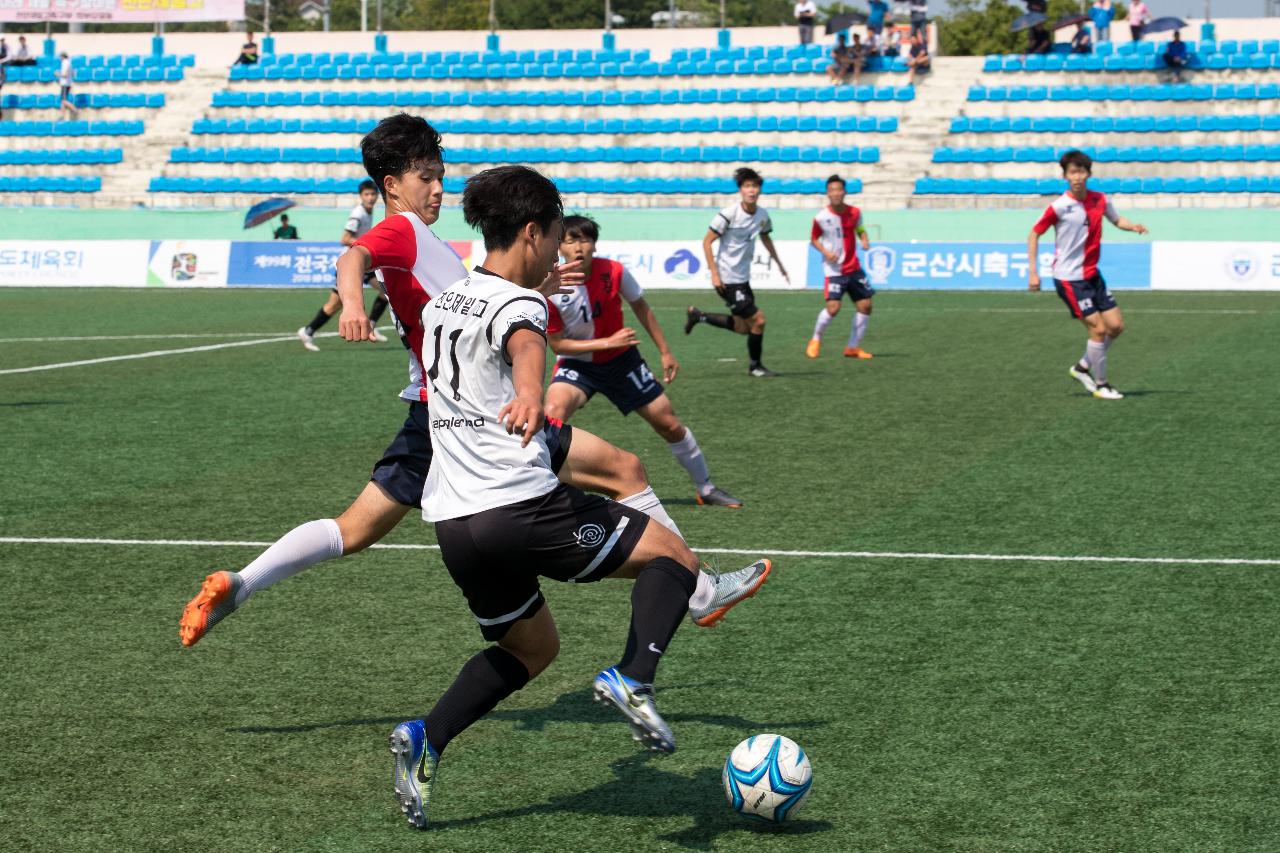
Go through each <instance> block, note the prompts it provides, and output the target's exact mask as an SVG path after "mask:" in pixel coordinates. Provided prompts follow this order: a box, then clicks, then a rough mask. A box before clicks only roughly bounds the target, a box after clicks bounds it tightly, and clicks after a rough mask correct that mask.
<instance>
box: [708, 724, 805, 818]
mask: <svg viewBox="0 0 1280 853" xmlns="http://www.w3.org/2000/svg"><path fill="white" fill-rule="evenodd" d="M812 784H813V768H811V767H810V766H809V756H807V755H805V754H804V750H803V749H801V748H800V747H799V746H798V745H797V744H796V742H795V741H793V740H791V739H790V738H785V737H783V736H782V735H755V736H754V737H749V738H747V739H746V740H744V741H743V742H742V743H740V744H738V745H737V746H736V747H734V750H733V752H731V753H730V754H729V760H728V761H726V762H725V763H724V793H725V796H726V797H728V798H729V805H731V806H733V809H734V811H736V812H738V813H739V814H743V815H746V816H747V817H756V818H761V819H763V820H770V821H774V822H776V823H782V822H783V821H786V820H790V819H791V818H793V817H795V816H796V812H798V811H800V807H801V806H803V805H804V801H805V800H806V799H807V798H808V796H809V786H811V785H812Z"/></svg>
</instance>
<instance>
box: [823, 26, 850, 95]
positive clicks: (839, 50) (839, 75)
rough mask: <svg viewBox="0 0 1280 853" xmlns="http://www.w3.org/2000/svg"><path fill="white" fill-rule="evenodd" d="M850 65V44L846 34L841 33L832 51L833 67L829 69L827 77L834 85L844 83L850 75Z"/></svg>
mask: <svg viewBox="0 0 1280 853" xmlns="http://www.w3.org/2000/svg"><path fill="white" fill-rule="evenodd" d="M850 64H851V57H850V50H849V42H848V40H847V39H846V38H845V37H844V33H840V35H838V36H836V48H835V50H833V51H831V65H830V66H828V68H827V75H828V76H829V77H830V78H831V82H832V83H833V84H834V83H843V82H844V78H845V77H846V76H848V74H849V66H850Z"/></svg>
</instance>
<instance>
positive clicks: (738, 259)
mask: <svg viewBox="0 0 1280 853" xmlns="http://www.w3.org/2000/svg"><path fill="white" fill-rule="evenodd" d="M711 230H712V231H714V232H716V233H717V234H719V235H720V240H719V241H718V248H717V249H716V269H718V270H719V271H720V281H721V282H722V283H724V284H748V283H749V282H750V281H751V261H752V259H753V258H754V257H755V253H756V238H757V237H759V236H760V235H761V234H768V233H769V232H770V231H772V230H773V223H772V222H770V221H769V214H768V213H765V210H764V208H763V207H760V206H759V205H756V212H755V213H747V212H746V211H745V210H743V209H742V202H738V201H735V202H734V203H733V204H731V205H729V206H728V207H726V208H725V209H724V210H722V211H720V212H719V213H717V214H716V215H715V218H713V219H712V220H711Z"/></svg>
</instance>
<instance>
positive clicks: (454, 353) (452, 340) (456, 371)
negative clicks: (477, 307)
mask: <svg viewBox="0 0 1280 853" xmlns="http://www.w3.org/2000/svg"><path fill="white" fill-rule="evenodd" d="M432 334H433V335H435V339H436V350H435V353H436V354H435V358H433V359H432V360H431V369H430V370H428V371H427V376H429V377H430V378H431V386H432V390H435V382H436V377H437V376H439V375H440V339H441V338H442V337H444V326H436V330H435V331H434V332H432ZM461 335H462V330H461V329H454V330H453V331H452V332H450V333H449V363H450V364H452V365H453V379H451V380H449V387H450V388H451V389H453V399H455V400H461V399H462V396H461V395H460V394H459V393H458V383H459V382H460V381H461V379H462V368H461V367H460V366H459V365H458V338H459V337H460V336H461Z"/></svg>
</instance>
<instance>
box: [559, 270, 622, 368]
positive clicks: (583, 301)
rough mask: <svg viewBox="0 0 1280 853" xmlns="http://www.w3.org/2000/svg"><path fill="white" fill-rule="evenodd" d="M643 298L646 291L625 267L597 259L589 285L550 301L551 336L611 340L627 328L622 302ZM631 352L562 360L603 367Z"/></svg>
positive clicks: (601, 352) (611, 351) (581, 355)
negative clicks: (623, 318)
mask: <svg viewBox="0 0 1280 853" xmlns="http://www.w3.org/2000/svg"><path fill="white" fill-rule="evenodd" d="M642 296H644V288H642V287H641V286H640V282H638V281H636V279H635V276H633V275H631V273H629V272H627V270H626V268H625V267H624V266H622V264H620V263H618V262H617V261H611V260H608V259H607V258H594V259H592V261H591V270H590V271H589V272H588V273H587V280H586V283H585V284H582V285H579V286H578V287H575V288H573V292H572V293H558V294H555V295H553V296H551V297H549V298H548V299H547V303H548V307H549V308H550V311H549V313H550V319H549V321H548V324H547V332H548V333H549V334H552V335H563V336H564V337H566V338H571V339H572V340H575V341H590V340H595V339H596V338H607V337H609V336H610V335H612V334H613V333H614V332H616V331H618V330H620V329H621V328H622V326H623V323H622V300H623V299H625V300H627V301H628V302H635V301H636V300H637V299H639V298H640V297H642ZM627 349H628V348H627V347H614V348H613V349H605V350H596V351H595V352H581V353H573V354H572V355H570V354H565V355H562V356H560V358H572V359H578V360H579V361H592V362H595V363H596V364H603V363H604V362H606V361H612V360H613V359H615V358H617V357H618V356H620V355H622V354H623V353H624V352H626V351H627Z"/></svg>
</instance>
